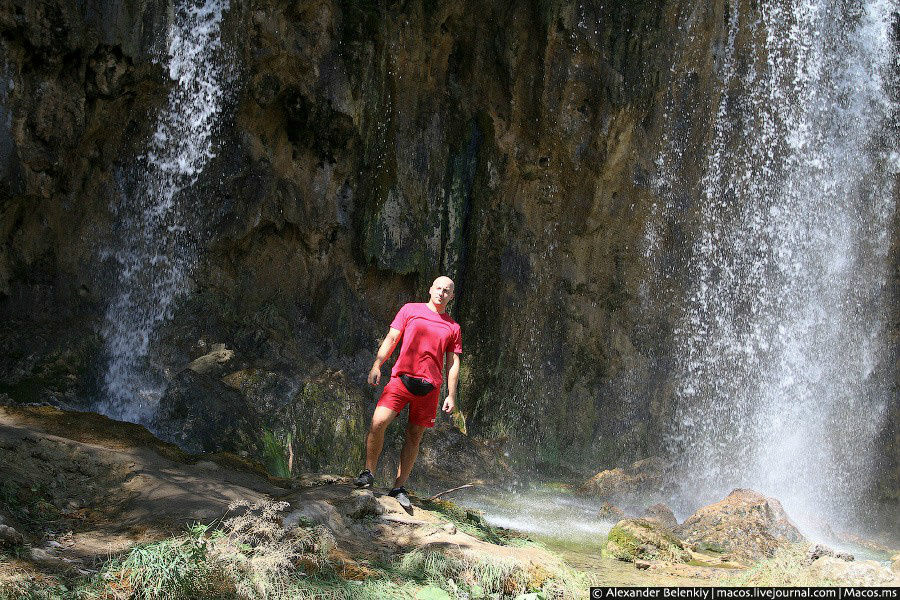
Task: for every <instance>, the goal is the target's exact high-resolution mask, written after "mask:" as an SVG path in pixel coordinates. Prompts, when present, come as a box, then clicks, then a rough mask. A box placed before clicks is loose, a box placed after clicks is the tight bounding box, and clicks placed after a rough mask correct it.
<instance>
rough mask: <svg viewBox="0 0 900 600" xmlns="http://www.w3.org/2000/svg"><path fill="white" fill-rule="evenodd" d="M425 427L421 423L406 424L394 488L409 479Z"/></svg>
mask: <svg viewBox="0 0 900 600" xmlns="http://www.w3.org/2000/svg"><path fill="white" fill-rule="evenodd" d="M395 414H396V413H395ZM425 429H426V428H425V427H423V426H422V425H413V424H412V423H409V424H407V426H406V436H405V437H404V438H403V449H402V450H400V467H399V468H398V469H397V479H396V480H395V481H394V487H395V488H398V487H400V486H402V485H403V484H404V483H406V480H407V479H409V474H410V473H411V472H412V468H413V464H415V462H416V457H417V456H418V455H419V443H421V441H422V436H423V435H424V434H425Z"/></svg>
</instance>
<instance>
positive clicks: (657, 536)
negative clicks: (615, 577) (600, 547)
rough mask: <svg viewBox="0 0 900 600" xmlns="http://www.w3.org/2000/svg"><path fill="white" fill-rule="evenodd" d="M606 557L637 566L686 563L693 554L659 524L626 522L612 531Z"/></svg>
mask: <svg viewBox="0 0 900 600" xmlns="http://www.w3.org/2000/svg"><path fill="white" fill-rule="evenodd" d="M604 555H606V556H612V557H614V558H618V559H619V560H625V561H628V562H635V561H637V560H639V559H640V560H663V561H669V562H680V563H685V562H688V561H689V560H691V553H690V551H688V550H687V549H686V548H685V547H684V544H683V543H682V542H681V540H679V539H678V538H677V537H675V536H674V535H673V534H672V532H670V531H668V530H667V529H665V528H664V527H663V526H662V525H660V524H659V523H658V522H656V521H650V520H648V519H624V520H622V521H619V522H618V523H616V525H615V526H614V527H613V528H612V529H611V530H610V532H609V537H608V540H607V542H606V548H605V549H604Z"/></svg>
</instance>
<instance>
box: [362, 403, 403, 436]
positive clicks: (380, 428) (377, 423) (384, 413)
mask: <svg viewBox="0 0 900 600" xmlns="http://www.w3.org/2000/svg"><path fill="white" fill-rule="evenodd" d="M396 416H397V413H396V412H394V411H392V410H390V409H388V408H385V407H383V406H379V407H376V408H375V413H374V414H373V415H372V423H371V424H370V425H369V431H370V432H372V433H384V430H385V429H387V426H388V425H390V424H391V421H393V420H394V417H396Z"/></svg>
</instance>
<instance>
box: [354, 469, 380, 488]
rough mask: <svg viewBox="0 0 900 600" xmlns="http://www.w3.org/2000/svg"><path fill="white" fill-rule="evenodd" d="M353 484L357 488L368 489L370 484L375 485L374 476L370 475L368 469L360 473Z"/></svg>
mask: <svg viewBox="0 0 900 600" xmlns="http://www.w3.org/2000/svg"><path fill="white" fill-rule="evenodd" d="M353 483H354V484H355V485H356V487H358V488H370V487H372V484H373V483H375V476H374V475H372V471H370V470H368V469H364V470H363V472H362V473H360V474H359V475H358V476H357V477H356V479H355V480H354V481H353Z"/></svg>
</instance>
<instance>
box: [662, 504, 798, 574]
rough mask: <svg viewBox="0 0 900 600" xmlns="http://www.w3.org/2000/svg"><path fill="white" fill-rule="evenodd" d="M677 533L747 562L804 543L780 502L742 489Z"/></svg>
mask: <svg viewBox="0 0 900 600" xmlns="http://www.w3.org/2000/svg"><path fill="white" fill-rule="evenodd" d="M674 532H675V534H676V535H678V536H679V537H680V538H681V539H682V540H684V541H685V542H686V543H688V544H697V545H698V546H699V547H701V548H704V549H709V550H714V551H717V552H727V553H728V554H729V555H730V556H733V557H736V558H737V559H738V560H741V561H743V562H747V563H750V562H753V561H756V560H760V559H762V558H767V557H770V556H772V555H773V554H774V553H775V551H776V550H777V549H778V548H780V547H782V546H785V545H788V544H791V543H796V542H802V541H804V538H803V535H802V534H801V533H800V532H799V531H798V530H797V528H796V526H794V524H793V523H792V522H791V520H790V518H788V516H787V514H786V513H785V512H784V509H783V508H782V506H781V503H780V502H779V501H778V500H776V499H774V498H767V497H766V496H763V495H762V494H760V493H758V492H754V491H753V490H740V489H739V490H734V491H733V492H731V493H730V494H729V495H728V496H727V497H726V498H724V499H723V500H721V501H719V502H717V503H715V504H711V505H709V506H705V507H703V508H701V509H699V510H698V511H697V512H695V513H694V514H693V515H691V516H690V517H688V518H687V520H685V522H684V523H682V524H681V525H679V526H678V527H676V528H675V530H674Z"/></svg>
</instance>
